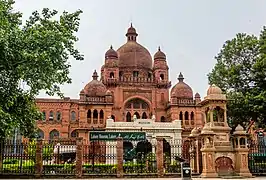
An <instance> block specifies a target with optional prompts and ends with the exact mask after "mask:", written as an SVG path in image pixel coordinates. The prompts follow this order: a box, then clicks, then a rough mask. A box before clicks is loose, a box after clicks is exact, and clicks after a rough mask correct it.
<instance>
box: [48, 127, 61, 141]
mask: <svg viewBox="0 0 266 180" xmlns="http://www.w3.org/2000/svg"><path fill="white" fill-rule="evenodd" d="M59 136H60V133H59V131H58V130H56V129H54V130H52V131H50V133H49V139H50V140H53V139H57V138H59Z"/></svg>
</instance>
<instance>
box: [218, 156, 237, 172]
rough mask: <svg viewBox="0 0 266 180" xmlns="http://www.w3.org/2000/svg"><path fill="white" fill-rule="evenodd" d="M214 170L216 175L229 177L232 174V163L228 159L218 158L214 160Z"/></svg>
mask: <svg viewBox="0 0 266 180" xmlns="http://www.w3.org/2000/svg"><path fill="white" fill-rule="evenodd" d="M215 169H216V172H217V173H218V175H230V174H232V173H233V172H234V168H233V161H232V159H231V158H229V157H225V156H223V157H218V158H217V159H216V160H215Z"/></svg>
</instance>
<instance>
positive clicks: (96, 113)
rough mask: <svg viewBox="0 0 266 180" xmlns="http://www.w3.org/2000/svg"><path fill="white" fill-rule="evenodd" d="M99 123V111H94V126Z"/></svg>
mask: <svg viewBox="0 0 266 180" xmlns="http://www.w3.org/2000/svg"><path fill="white" fill-rule="evenodd" d="M97 123H98V111H97V110H96V109H94V111H93V124H97Z"/></svg>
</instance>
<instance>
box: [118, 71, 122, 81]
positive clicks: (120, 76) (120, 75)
mask: <svg viewBox="0 0 266 180" xmlns="http://www.w3.org/2000/svg"><path fill="white" fill-rule="evenodd" d="M122 76H123V72H122V71H120V72H119V78H120V79H121V78H122Z"/></svg>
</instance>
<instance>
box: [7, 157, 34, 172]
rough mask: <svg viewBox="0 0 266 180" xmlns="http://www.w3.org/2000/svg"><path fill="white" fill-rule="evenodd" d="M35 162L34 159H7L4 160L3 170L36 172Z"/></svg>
mask: <svg viewBox="0 0 266 180" xmlns="http://www.w3.org/2000/svg"><path fill="white" fill-rule="evenodd" d="M34 168H35V162H34V161H33V160H22V159H5V160H4V161H3V171H5V172H12V173H15V172H20V170H21V169H22V170H23V171H32V172H34Z"/></svg>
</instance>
